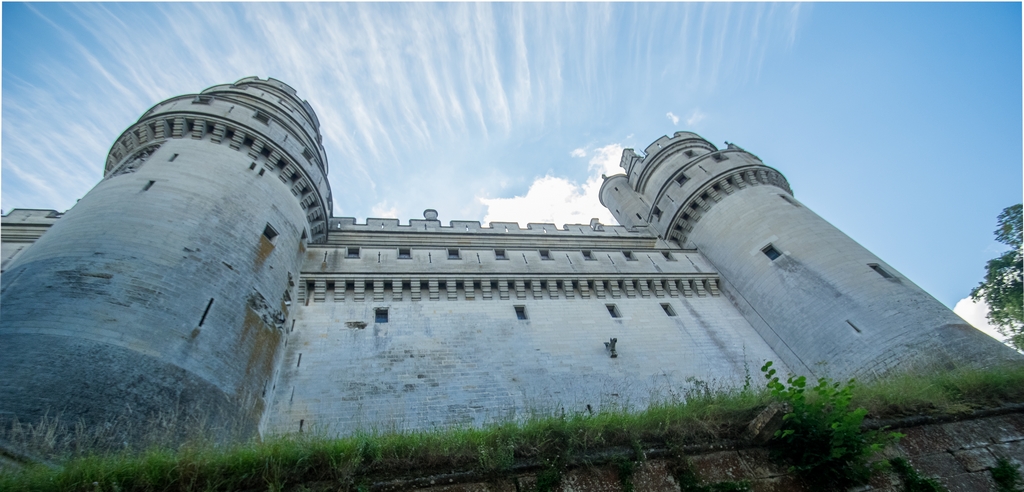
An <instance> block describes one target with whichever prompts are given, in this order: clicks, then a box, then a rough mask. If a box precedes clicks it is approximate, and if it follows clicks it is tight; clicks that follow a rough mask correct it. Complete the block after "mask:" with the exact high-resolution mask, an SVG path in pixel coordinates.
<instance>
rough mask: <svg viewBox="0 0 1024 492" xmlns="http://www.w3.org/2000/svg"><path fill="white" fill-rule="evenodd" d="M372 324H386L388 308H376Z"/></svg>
mask: <svg viewBox="0 0 1024 492" xmlns="http://www.w3.org/2000/svg"><path fill="white" fill-rule="evenodd" d="M373 322H374V323H387V322H388V308H377V309H375V310H374V317H373Z"/></svg>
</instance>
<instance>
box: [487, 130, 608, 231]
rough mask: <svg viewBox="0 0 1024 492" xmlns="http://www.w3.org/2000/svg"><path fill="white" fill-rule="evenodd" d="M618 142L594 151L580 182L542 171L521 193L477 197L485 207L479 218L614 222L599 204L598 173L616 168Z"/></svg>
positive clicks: (490, 219) (498, 220)
mask: <svg viewBox="0 0 1024 492" xmlns="http://www.w3.org/2000/svg"><path fill="white" fill-rule="evenodd" d="M621 156H622V145H619V144H610V145H606V146H604V147H601V148H599V149H596V150H595V151H594V155H593V157H591V158H590V161H589V162H588V165H587V170H588V171H590V176H589V177H588V178H587V180H586V182H584V183H583V184H578V183H576V182H573V181H570V180H568V179H566V178H562V177H556V176H551V175H546V176H544V177H541V178H537V179H536V180H534V181H533V184H531V185H530V188H529V189H528V190H527V191H526V194H525V195H523V196H516V197H512V198H480V197H478V198H477V200H479V201H480V202H481V203H483V204H484V206H486V207H487V213H486V215H485V216H484V220H483V222H484V223H485V224H486V223H488V222H518V223H519V224H520V225H522V226H524V227H525V226H526V224H527V223H530V222H550V223H553V224H556V225H558V226H562V225H564V224H588V223H590V219H593V218H597V219H599V220H600V221H601V222H602V223H604V224H614V223H615V219H614V218H612V215H611V213H610V212H609V211H608V209H606V208H604V206H602V205H601V201H600V199H599V197H598V193H599V192H600V191H601V183H602V182H603V180H602V179H601V175H602V174H605V175H612V174H616V173H618V172H620V171H621V170H620V169H619V160H620V158H621Z"/></svg>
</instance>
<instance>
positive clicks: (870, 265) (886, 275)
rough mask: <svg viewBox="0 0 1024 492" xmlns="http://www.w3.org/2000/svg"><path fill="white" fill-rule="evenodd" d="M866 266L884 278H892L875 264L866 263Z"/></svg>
mask: <svg viewBox="0 0 1024 492" xmlns="http://www.w3.org/2000/svg"><path fill="white" fill-rule="evenodd" d="M868 266H869V267H871V269H872V270H874V271H875V272H877V273H878V274H879V275H881V276H882V277H884V278H893V276H892V274H891V273H889V272H887V271H886V270H885V269H884V268H882V267H880V266H878V264H877V263H868Z"/></svg>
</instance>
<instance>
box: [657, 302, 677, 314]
mask: <svg viewBox="0 0 1024 492" xmlns="http://www.w3.org/2000/svg"><path fill="white" fill-rule="evenodd" d="M661 309H663V310H664V311H665V314H667V315H669V316H675V315H676V310H675V309H672V306H671V305H670V304H662V305H661Z"/></svg>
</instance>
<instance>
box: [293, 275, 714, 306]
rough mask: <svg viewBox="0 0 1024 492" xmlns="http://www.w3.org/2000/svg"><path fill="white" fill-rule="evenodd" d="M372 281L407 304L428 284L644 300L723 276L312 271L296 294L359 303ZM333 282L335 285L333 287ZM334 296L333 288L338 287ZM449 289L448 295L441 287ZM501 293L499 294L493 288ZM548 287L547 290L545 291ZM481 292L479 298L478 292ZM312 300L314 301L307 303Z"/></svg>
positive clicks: (453, 290) (378, 295)
mask: <svg viewBox="0 0 1024 492" xmlns="http://www.w3.org/2000/svg"><path fill="white" fill-rule="evenodd" d="M349 284H351V285H353V286H354V287H355V288H354V289H353V292H352V295H351V297H349V295H348V291H347V289H346V286H347V285H349ZM367 285H369V286H372V287H371V288H372V291H373V297H372V299H370V300H372V301H373V302H404V301H405V300H406V294H405V293H406V292H407V291H408V292H409V296H408V299H409V300H411V301H413V302H417V301H421V300H423V299H422V297H421V294H420V292H421V289H422V286H426V288H427V290H428V292H429V296H428V299H426V300H429V301H460V300H466V301H473V300H475V299H477V297H479V298H480V299H481V300H496V299H497V300H503V301H508V300H513V299H515V300H526V299H530V298H532V299H534V300H541V299H547V300H560V299H577V298H580V299H591V298H597V299H606V298H612V299H619V298H621V297H622V294H623V293H625V296H626V297H627V298H630V299H635V298H638V297H639V298H641V299H649V298H664V297H666V296H667V297H672V298H678V297H680V295H681V296H682V297H694V295H696V296H697V297H707V296H708V295H711V296H712V297H718V296H719V295H720V292H719V290H718V277H717V276H709V275H706V274H705V275H701V276H696V275H688V276H685V277H682V276H678V275H662V276H651V277H643V278H635V277H634V278H623V277H605V278H593V277H579V278H566V277H535V276H533V277H529V278H526V277H518V276H504V277H502V278H463V279H461V280H459V279H455V278H449V277H444V278H442V277H429V276H428V277H418V276H396V277H391V278H389V279H367V278H365V277H354V276H346V275H337V274H324V275H315V276H314V275H310V276H303V277H301V279H300V281H299V283H298V287H297V292H296V298H297V299H298V300H299V302H300V303H306V300H307V298H308V299H311V300H312V301H313V302H324V301H326V300H328V299H330V300H331V301H333V302H344V301H345V300H346V299H347V298H351V299H352V300H354V301H357V302H363V301H366V300H367V299H366V296H365V291H366V287H367ZM307 286H313V292H312V293H311V292H309V291H308V290H309V288H308V287H307ZM332 286H333V287H332ZM332 289H333V293H332V294H331V295H327V292H330V291H332ZM442 290H444V291H445V292H444V295H441V291H442ZM494 290H497V291H498V296H497V297H495V296H494V295H493V291H494ZM545 291H546V292H545ZM477 292H479V294H480V295H479V296H477ZM307 304H308V303H307Z"/></svg>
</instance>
